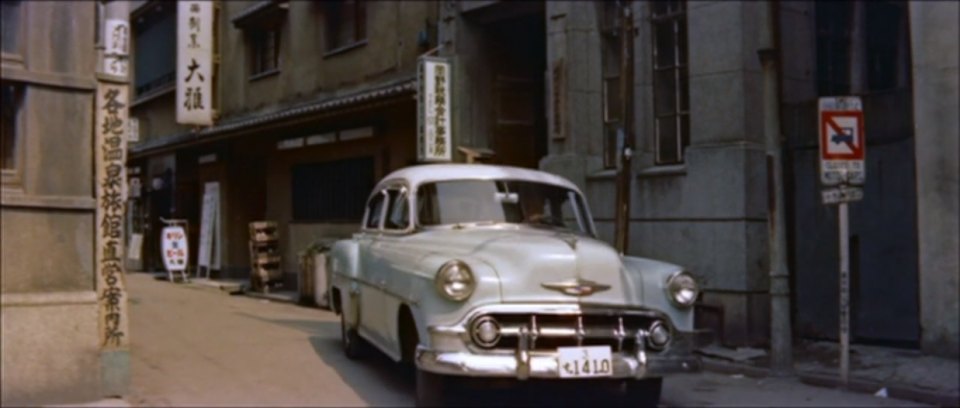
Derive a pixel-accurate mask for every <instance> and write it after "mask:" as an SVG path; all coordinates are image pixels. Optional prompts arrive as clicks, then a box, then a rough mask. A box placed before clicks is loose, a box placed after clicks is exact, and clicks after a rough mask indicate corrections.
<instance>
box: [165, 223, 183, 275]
mask: <svg viewBox="0 0 960 408" xmlns="http://www.w3.org/2000/svg"><path fill="white" fill-rule="evenodd" d="M161 234H162V237H161V238H162V243H163V244H162V246H161V248H162V249H163V266H165V267H166V268H167V271H170V272H178V271H183V270H186V269H187V262H189V259H190V258H189V255H190V253H189V252H188V250H189V248H188V247H187V232H186V231H184V230H183V227H180V226H176V227H166V228H164V229H163V231H162V232H161Z"/></svg>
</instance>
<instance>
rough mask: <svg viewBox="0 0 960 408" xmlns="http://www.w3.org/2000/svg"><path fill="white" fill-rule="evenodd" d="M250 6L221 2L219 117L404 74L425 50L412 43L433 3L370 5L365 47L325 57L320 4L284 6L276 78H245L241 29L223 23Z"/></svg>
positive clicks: (432, 17)
mask: <svg viewBox="0 0 960 408" xmlns="http://www.w3.org/2000/svg"><path fill="white" fill-rule="evenodd" d="M256 3H257V2H256V1H236V2H234V1H230V2H223V11H222V16H223V18H222V20H221V21H222V24H221V27H220V36H221V40H220V47H221V48H220V49H221V55H222V64H221V70H220V74H221V76H220V95H221V99H220V100H221V114H222V115H223V116H224V117H227V116H230V115H236V114H240V113H244V112H250V111H259V110H266V111H269V110H273V109H275V108H276V107H277V106H278V105H280V104H284V103H290V102H295V101H298V100H302V99H305V98H308V97H310V96H313V95H317V94H322V93H325V92H332V91H335V90H337V89H344V88H350V87H353V86H357V85H360V84H363V83H370V82H377V81H384V80H388V79H390V78H395V77H398V76H404V75H407V76H409V75H412V74H413V73H414V72H415V69H416V57H417V56H418V55H419V54H420V53H422V52H424V51H426V50H425V49H421V48H419V47H418V46H417V33H418V32H419V31H420V30H422V29H424V28H425V25H424V22H425V21H429V22H430V23H431V24H435V23H436V21H437V18H436V8H437V7H436V4H435V3H431V2H422V1H412V2H402V3H401V2H391V1H371V2H368V3H367V23H366V27H367V41H366V44H365V45H362V46H359V47H358V48H354V49H351V50H348V51H344V52H340V53H335V54H328V53H327V51H326V39H325V27H326V25H325V23H324V19H325V16H324V10H323V4H322V3H320V2H307V1H292V2H290V3H289V11H288V12H287V13H286V20H285V22H284V23H283V26H282V29H281V34H280V62H279V71H280V72H279V74H277V75H271V76H267V77H263V78H258V79H252V80H251V79H250V74H249V72H250V61H249V59H250V55H249V51H248V47H247V40H246V37H245V34H244V31H243V30H241V29H238V28H236V27H234V26H233V24H232V23H231V21H230V20H231V19H232V18H233V16H236V15H238V14H239V13H241V12H243V11H244V10H246V9H247V8H248V7H250V6H252V5H254V4H256ZM227 67H229V69H227ZM358 68H359V69H358Z"/></svg>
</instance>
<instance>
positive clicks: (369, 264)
mask: <svg viewBox="0 0 960 408" xmlns="http://www.w3.org/2000/svg"><path fill="white" fill-rule="evenodd" d="M385 204H386V193H385V192H384V191H382V190H381V191H378V192H377V193H375V194H373V195H372V196H370V199H369V200H368V202H367V210H366V214H365V215H364V225H363V230H362V232H361V233H360V234H359V235H358V236H357V243H358V250H359V254H358V255H359V260H360V262H359V264H360V265H359V266H360V271H359V274H358V278H359V281H360V282H359V283H360V285H359V286H360V326H359V328H358V331H359V332H360V334H361V335H362V336H363V337H364V338H366V339H367V340H369V341H370V342H371V343H374V344H381V343H383V336H382V333H383V332H384V330H383V325H384V324H385V323H386V322H385V319H384V317H383V308H384V306H383V296H384V294H383V290H381V286H382V283H381V280H382V276H383V272H382V271H381V269H380V268H381V264H382V263H381V262H379V259H378V256H379V254H378V253H377V251H376V250H375V246H376V245H378V236H379V235H380V234H381V232H382V230H381V225H382V223H383V215H384V207H385Z"/></svg>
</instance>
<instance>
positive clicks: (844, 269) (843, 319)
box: [838, 201, 850, 388]
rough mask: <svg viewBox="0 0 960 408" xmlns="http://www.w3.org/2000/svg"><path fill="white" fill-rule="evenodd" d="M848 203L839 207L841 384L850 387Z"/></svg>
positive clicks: (841, 203) (843, 203)
mask: <svg viewBox="0 0 960 408" xmlns="http://www.w3.org/2000/svg"><path fill="white" fill-rule="evenodd" d="M847 205H848V204H847V202H846V201H842V202H840V204H839V206H838V212H839V218H840V384H841V386H842V387H843V388H847V386H848V385H849V382H848V378H849V374H850V245H849V243H850V238H849V236H850V225H849V219H848V214H847Z"/></svg>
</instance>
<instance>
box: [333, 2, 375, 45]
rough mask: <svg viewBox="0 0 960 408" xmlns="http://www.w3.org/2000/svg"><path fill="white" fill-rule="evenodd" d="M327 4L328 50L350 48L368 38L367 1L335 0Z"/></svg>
mask: <svg viewBox="0 0 960 408" xmlns="http://www.w3.org/2000/svg"><path fill="white" fill-rule="evenodd" d="M326 6H327V9H326V28H327V31H326V37H327V52H333V51H338V50H340V49H343V48H348V47H350V46H353V45H356V44H357V43H360V42H361V41H363V40H365V39H366V38H367V3H366V2H365V1H358V0H347V1H333V2H329V3H327V4H326Z"/></svg>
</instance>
